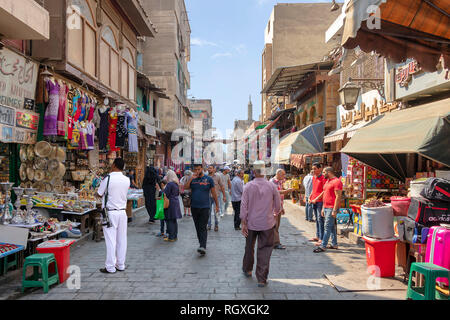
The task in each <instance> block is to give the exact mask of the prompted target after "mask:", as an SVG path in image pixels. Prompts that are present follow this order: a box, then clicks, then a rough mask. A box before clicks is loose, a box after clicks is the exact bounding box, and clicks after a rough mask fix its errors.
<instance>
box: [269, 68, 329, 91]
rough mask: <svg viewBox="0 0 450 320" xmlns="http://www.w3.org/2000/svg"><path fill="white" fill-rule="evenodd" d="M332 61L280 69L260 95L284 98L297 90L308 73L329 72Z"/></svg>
mask: <svg viewBox="0 0 450 320" xmlns="http://www.w3.org/2000/svg"><path fill="white" fill-rule="evenodd" d="M333 64H334V62H333V61H326V62H316V63H310V64H304V65H299V66H291V67H281V68H278V69H277V70H275V72H274V73H273V75H272V77H271V78H270V80H269V81H268V82H267V84H266V86H265V87H264V89H263V90H262V92H261V93H265V94H268V95H272V96H286V95H288V94H290V93H293V92H294V91H295V90H297V89H298V88H299V87H300V86H301V85H302V83H303V80H304V78H305V76H306V75H307V74H308V73H310V72H315V71H321V70H331V68H332V67H333Z"/></svg>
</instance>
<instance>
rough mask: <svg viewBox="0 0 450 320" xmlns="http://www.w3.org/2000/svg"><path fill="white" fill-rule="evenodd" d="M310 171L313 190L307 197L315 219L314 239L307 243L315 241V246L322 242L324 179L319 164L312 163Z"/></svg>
mask: <svg viewBox="0 0 450 320" xmlns="http://www.w3.org/2000/svg"><path fill="white" fill-rule="evenodd" d="M312 169H313V171H314V177H313V188H312V193H311V195H310V196H309V200H310V201H311V206H312V210H313V213H314V217H315V218H316V237H315V238H312V239H309V241H315V242H316V244H320V243H321V242H322V238H323V233H324V230H323V229H324V218H323V217H322V208H323V202H322V201H323V200H322V196H323V185H324V184H325V182H326V179H325V177H324V176H323V175H322V165H321V164H320V163H317V162H316V163H314V164H313V166H312Z"/></svg>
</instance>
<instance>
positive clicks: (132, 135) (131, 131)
mask: <svg viewBox="0 0 450 320" xmlns="http://www.w3.org/2000/svg"><path fill="white" fill-rule="evenodd" d="M126 114H127V123H128V152H138V151H139V150H138V138H137V126H138V115H137V113H134V114H132V113H131V112H127V113H126Z"/></svg>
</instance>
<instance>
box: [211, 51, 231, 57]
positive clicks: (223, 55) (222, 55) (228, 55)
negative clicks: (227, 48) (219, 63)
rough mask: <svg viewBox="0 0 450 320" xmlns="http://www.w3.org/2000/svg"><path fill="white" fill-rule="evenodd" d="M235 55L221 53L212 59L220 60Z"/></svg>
mask: <svg viewBox="0 0 450 320" xmlns="http://www.w3.org/2000/svg"><path fill="white" fill-rule="evenodd" d="M232 56H233V54H232V53H231V52H221V53H216V54H215V55H213V56H212V57H211V59H218V58H224V57H232Z"/></svg>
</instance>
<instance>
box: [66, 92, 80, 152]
mask: <svg viewBox="0 0 450 320" xmlns="http://www.w3.org/2000/svg"><path fill="white" fill-rule="evenodd" d="M80 98H81V95H80V92H79V91H78V90H77V89H75V92H74V96H73V98H72V104H71V106H72V108H71V109H72V110H70V112H69V116H68V128H67V139H68V140H72V139H73V134H72V132H73V128H74V126H75V122H76V121H75V115H76V114H77V112H78V110H79V109H80V107H79V102H80ZM77 147H78V145H77Z"/></svg>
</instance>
